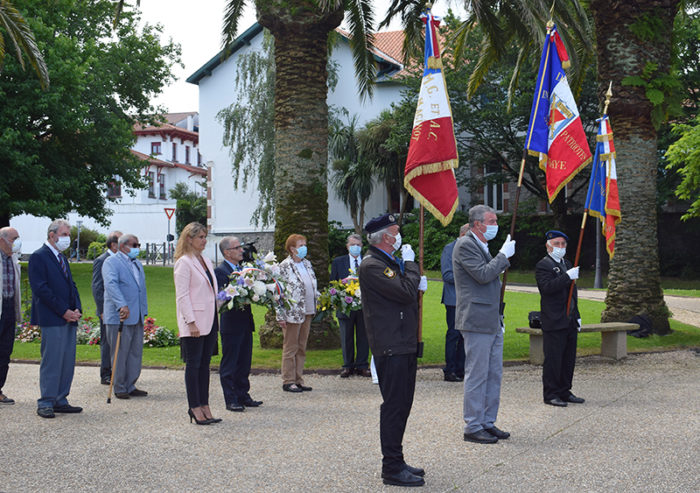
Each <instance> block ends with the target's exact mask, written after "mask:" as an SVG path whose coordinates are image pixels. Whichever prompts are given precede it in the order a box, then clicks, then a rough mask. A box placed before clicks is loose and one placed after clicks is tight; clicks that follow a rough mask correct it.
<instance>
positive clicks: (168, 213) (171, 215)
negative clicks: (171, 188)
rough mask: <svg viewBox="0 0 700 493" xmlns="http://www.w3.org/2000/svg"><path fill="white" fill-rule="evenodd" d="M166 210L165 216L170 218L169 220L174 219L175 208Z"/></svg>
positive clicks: (165, 208) (166, 208)
mask: <svg viewBox="0 0 700 493" xmlns="http://www.w3.org/2000/svg"><path fill="white" fill-rule="evenodd" d="M163 209H164V210H165V215H166V216H168V219H172V218H173V214H175V208H174V207H164V208H163Z"/></svg>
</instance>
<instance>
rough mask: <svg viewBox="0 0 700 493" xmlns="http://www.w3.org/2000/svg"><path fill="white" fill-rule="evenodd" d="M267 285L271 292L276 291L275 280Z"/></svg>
mask: <svg viewBox="0 0 700 493" xmlns="http://www.w3.org/2000/svg"><path fill="white" fill-rule="evenodd" d="M266 286H267V290H268V291H269V292H271V293H274V292H275V290H276V288H275V283H274V282H271V283H269V284H267V285H266Z"/></svg>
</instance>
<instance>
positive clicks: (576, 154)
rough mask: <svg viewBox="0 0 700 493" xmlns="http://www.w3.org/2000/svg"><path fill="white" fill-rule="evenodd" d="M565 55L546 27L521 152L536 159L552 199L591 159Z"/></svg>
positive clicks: (550, 199) (551, 32)
mask: <svg viewBox="0 0 700 493" xmlns="http://www.w3.org/2000/svg"><path fill="white" fill-rule="evenodd" d="M568 66H569V55H568V54H567V53H566V48H565V47H564V43H563V42H562V40H561V38H560V37H559V34H558V33H557V27H556V26H554V25H552V27H551V29H550V28H549V27H548V32H547V36H546V38H545V42H544V47H543V49H542V58H541V59H540V69H539V72H538V74H537V85H536V86H535V98H534V100H533V101H532V111H531V112H530V125H529V127H528V129H527V137H526V140H525V149H527V150H528V151H529V153H530V154H532V155H534V156H539V158H540V168H542V170H543V171H544V172H545V175H546V177H547V196H548V197H549V201H550V202H552V201H553V200H554V198H555V197H556V196H557V194H558V193H559V190H561V189H562V188H563V187H564V186H565V185H566V184H567V183H569V181H571V179H572V178H573V177H574V176H576V174H577V173H578V172H579V171H581V170H582V169H583V168H584V167H585V166H586V164H588V163H589V161H590V160H591V150H590V148H589V147H588V141H587V140H586V134H585V133H584V131H583V125H582V124H581V117H580V116H579V113H578V108H577V107H576V102H575V101H574V96H573V94H572V93H571V89H570V88H569V83H568V81H567V79H566V72H564V68H567V67H568Z"/></svg>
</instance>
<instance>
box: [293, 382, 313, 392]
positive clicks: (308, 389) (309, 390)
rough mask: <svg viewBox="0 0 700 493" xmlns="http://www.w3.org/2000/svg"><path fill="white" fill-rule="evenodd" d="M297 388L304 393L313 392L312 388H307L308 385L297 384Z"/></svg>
mask: <svg viewBox="0 0 700 493" xmlns="http://www.w3.org/2000/svg"><path fill="white" fill-rule="evenodd" d="M297 387H299V388H300V389H301V390H302V391H303V392H311V391H312V390H313V388H312V387H307V386H306V385H302V384H300V383H298V384H297Z"/></svg>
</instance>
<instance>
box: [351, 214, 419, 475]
mask: <svg viewBox="0 0 700 493" xmlns="http://www.w3.org/2000/svg"><path fill="white" fill-rule="evenodd" d="M365 230H366V231H367V240H368V241H369V244H370V247H369V250H368V252H367V255H366V256H365V258H364V260H363V261H362V264H361V265H360V269H359V278H360V290H361V293H362V310H363V314H364V319H365V328H366V330H367V339H368V340H369V346H370V348H371V349H372V354H373V355H374V360H375V365H376V367H377V374H378V376H379V389H380V390H381V393H382V398H383V400H384V401H383V403H382V405H381V408H380V415H379V436H380V441H381V447H382V456H383V459H382V478H383V480H384V484H392V485H396V486H422V485H423V484H425V481H424V480H423V476H424V474H425V471H423V469H420V468H416V467H411V466H409V465H408V464H406V462H404V457H403V447H402V444H401V443H402V441H403V434H404V431H405V429H406V421H408V415H409V414H410V413H411V406H412V405H413V392H414V390H415V386H416V366H417V358H416V354H417V350H418V290H419V289H420V290H421V291H426V290H427V287H428V282H427V280H426V278H425V276H421V275H420V271H419V269H418V265H417V264H416V263H415V261H414V260H415V253H414V252H413V250H412V249H411V246H410V245H404V246H403V248H401V255H402V259H401V260H399V259H397V258H395V257H394V256H393V253H394V252H396V251H397V250H398V249H399V247H400V246H401V233H400V232H399V226H398V224H397V223H396V218H395V217H394V215H392V214H384V215H382V216H379V217H376V218H374V219H372V220H370V221H369V222H368V223H367V225H366V226H365Z"/></svg>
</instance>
